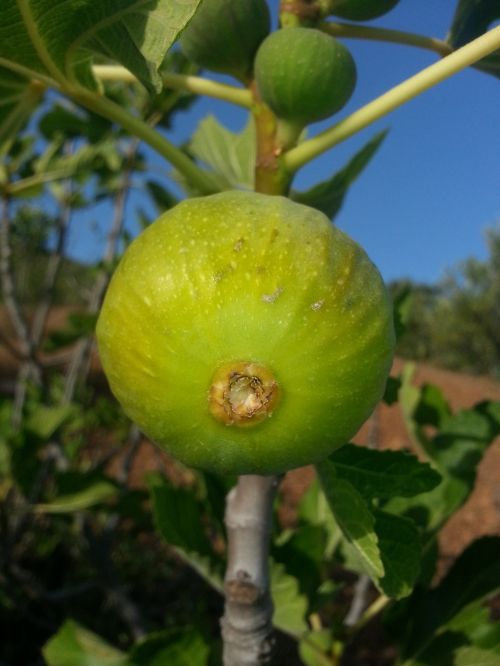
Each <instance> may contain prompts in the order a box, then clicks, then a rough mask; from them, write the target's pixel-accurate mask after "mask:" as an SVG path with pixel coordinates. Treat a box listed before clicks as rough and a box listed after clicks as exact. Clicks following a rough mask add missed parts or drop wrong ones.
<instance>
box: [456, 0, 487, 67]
mask: <svg viewBox="0 0 500 666" xmlns="http://www.w3.org/2000/svg"><path fill="white" fill-rule="evenodd" d="M498 19H500V5H499V4H498V1H497V0H459V3H458V5H457V9H456V11H455V16H454V17H453V23H452V25H451V29H450V32H449V34H448V37H447V41H448V43H449V44H450V46H452V47H453V48H454V49H457V48H459V47H460V46H463V45H464V44H467V43H468V42H470V41H472V40H473V39H476V37H479V36H480V35H482V34H484V33H485V32H486V31H487V30H488V28H489V26H490V25H491V24H492V23H494V21H496V20H498ZM474 67H476V68H477V69H480V70H482V71H483V72H487V73H488V74H493V76H497V77H500V49H499V50H498V51H495V52H494V53H492V54H491V55H489V56H487V57H486V58H483V59H482V60H480V61H479V62H478V63H476V64H475V65H474Z"/></svg>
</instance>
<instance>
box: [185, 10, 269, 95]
mask: <svg viewBox="0 0 500 666" xmlns="http://www.w3.org/2000/svg"><path fill="white" fill-rule="evenodd" d="M270 26H271V18H270V14H269V8H268V6H267V3H266V0H204V1H203V2H202V3H201V5H200V8H199V10H198V11H197V12H196V14H195V16H194V18H193V19H192V20H191V21H190V22H189V24H188V25H187V27H186V29H185V30H184V32H183V33H182V35H181V37H180V45H181V48H182V50H183V52H184V54H185V55H186V56H187V57H188V58H189V60H191V61H192V62H194V63H195V64H197V65H199V66H200V67H203V68H204V69H208V70H211V71H213V72H221V73H223V74H230V75H231V76H234V77H235V78H236V79H238V80H239V81H241V82H242V83H243V84H245V85H247V84H248V83H249V82H250V81H251V79H252V71H253V61H254V58H255V53H256V51H257V49H258V47H259V44H260V43H261V42H262V40H263V39H265V37H266V36H267V35H268V34H269V31H270Z"/></svg>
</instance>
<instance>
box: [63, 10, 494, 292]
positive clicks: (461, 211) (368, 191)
mask: <svg viewBox="0 0 500 666" xmlns="http://www.w3.org/2000/svg"><path fill="white" fill-rule="evenodd" d="M271 4H275V5H276V4H277V0H272V1H271ZM455 4H456V3H455V0H418V1H416V0H401V2H400V4H399V5H398V6H397V7H396V8H395V9H394V10H393V11H392V12H391V13H390V14H387V15H386V16H385V17H382V18H380V19H378V20H377V21H372V22H371V24H372V25H381V26H384V27H390V28H395V29H400V30H408V31H412V32H419V33H421V34H425V35H428V36H435V37H444V36H445V35H446V32H447V30H448V27H449V26H450V24H451V20H452V16H453V13H454V8H455ZM344 43H345V44H346V45H347V46H348V47H349V48H350V50H351V52H352V54H353V56H354V58H355V60H356V64H357V69H358V85H357V87H356V91H355V93H354V95H353V97H352V99H351V100H350V102H349V104H348V105H347V107H346V108H345V109H344V110H343V111H342V112H341V113H340V114H339V115H338V116H336V117H335V119H334V120H338V119H340V118H341V117H343V116H345V115H347V114H348V113H349V112H351V111H354V110H356V109H357V108H359V107H360V106H362V105H363V104H365V103H367V102H369V101H371V100H372V99H373V98H375V97H376V96H378V95H380V94H381V93H383V92H385V91H386V90H388V89H389V88H390V87H392V86H393V85H396V84H397V83H400V82H401V81H403V80H404V79H405V78H407V77H408V76H411V75H412V74H414V73H416V72H417V71H419V70H420V69H422V68H423V67H425V66H427V65H429V64H431V63H432V62H435V60H436V58H437V56H435V55H433V54H432V53H430V52H427V51H423V50H420V49H416V48H411V47H405V46H399V45H393V44H379V43H371V42H363V41H361V40H344ZM208 76H210V74H208ZM207 113H212V114H214V115H216V116H217V117H218V119H219V120H220V121H221V122H222V123H223V124H225V125H226V126H228V127H229V128H231V129H233V130H236V129H239V128H241V127H242V126H243V125H244V123H245V114H244V113H243V112H242V111H241V110H239V109H233V108H232V107H231V106H229V105H227V104H225V103H223V102H216V101H213V100H202V101H200V102H198V103H196V105H195V106H194V108H193V109H192V110H191V111H190V112H189V113H188V114H185V115H183V116H182V118H181V116H178V119H177V120H176V122H175V124H174V127H173V130H172V132H171V133H170V138H171V139H172V141H174V142H175V143H179V142H181V141H183V140H185V139H187V138H188V136H189V135H190V133H191V132H192V131H193V129H194V128H195V127H196V125H197V123H198V122H199V120H201V118H203V117H204V116H205V115H206V114H207ZM499 120H500V82H499V81H498V79H495V78H494V77H492V76H488V75H486V74H484V73H482V72H479V71H475V70H467V71H465V72H462V73H460V74H458V75H456V76H455V77H453V78H452V79H450V80H448V81H446V82H445V83H442V84H440V85H439V86H437V87H436V88H433V89H431V90H429V91H427V92H426V93H424V94H423V95H421V96H420V97H418V98H417V99H415V100H413V101H411V102H410V103H408V104H406V105H404V106H403V107H401V108H400V109H399V110H397V111H395V112H393V113H392V114H390V115H389V116H387V117H386V118H385V119H383V120H381V121H379V122H378V123H377V124H375V125H372V126H371V127H369V128H367V129H365V130H364V131H363V132H361V133H360V134H358V135H357V136H355V137H353V138H351V139H349V140H348V141H346V142H344V143H343V144H341V145H340V146H338V147H337V148H335V149H334V150H331V151H329V152H328V153H326V154H325V155H323V156H322V157H320V158H318V159H316V160H315V161H314V162H313V163H311V164H309V165H308V166H307V167H305V168H304V169H303V170H302V171H301V172H299V175H298V177H297V179H296V181H295V183H294V185H295V186H296V187H297V188H298V189H305V188H307V187H308V186H311V185H313V184H314V183H315V182H317V181H319V180H323V179H324V178H326V177H327V176H329V175H330V174H331V173H333V172H334V171H336V170H337V169H338V168H340V167H341V166H342V165H343V164H344V163H345V162H346V161H347V160H348V159H349V158H350V156H351V155H352V154H353V153H354V152H355V151H356V150H357V149H359V148H360V147H361V146H362V145H363V144H364V143H366V141H367V140H368V139H369V138H370V137H371V136H373V134H375V133H376V132H377V131H378V130H380V129H385V128H388V129H389V134H388V136H387V138H386V140H385V142H384V144H383V145H382V147H381V149H380V150H379V152H378V154H377V155H376V156H375V158H374V159H373V161H372V162H371V164H370V165H369V166H368V167H367V169H366V171H365V172H363V174H362V175H361V177H360V178H359V180H358V181H356V183H355V184H354V185H353V187H352V189H351V191H350V193H349V195H348V197H347V199H346V201H345V204H344V207H343V209H342V210H341V212H340V214H339V215H338V217H337V218H336V223H337V224H338V226H339V227H341V228H342V229H343V230H345V231H346V232H347V233H349V234H350V235H351V236H352V237H353V238H354V239H356V240H357V241H358V242H359V243H361V244H362V245H363V246H364V248H365V249H366V250H367V252H368V254H369V255H370V256H371V258H372V259H373V261H374V262H375V263H376V264H377V266H378V267H379V269H380V271H381V273H382V275H383V276H384V278H385V279H386V280H393V279H397V278H402V277H410V278H412V279H414V280H416V281H421V282H434V281H436V280H438V279H439V278H440V277H442V276H443V275H444V272H445V270H446V268H447V267H450V266H452V265H454V264H456V263H457V262H459V261H461V260H463V259H465V258H466V257H469V256H476V257H479V258H482V257H485V256H486V248H485V244H484V230H485V229H486V228H488V227H491V226H493V225H494V224H498V223H500V122H499ZM332 122H333V121H324V122H322V123H317V124H315V125H313V126H311V128H310V134H311V135H312V134H315V133H316V132H318V131H320V130H321V129H324V128H325V127H326V126H328V125H329V124H331V123H332ZM155 162H157V163H158V165H159V160H157V159H155ZM140 200H141V196H140V194H137V193H136V194H135V195H134V199H133V201H132V204H133V205H132V206H131V207H130V213H131V218H130V220H129V222H128V227H129V229H130V230H132V231H134V230H135V229H136V225H135V223H134V219H133V211H134V208H135V204H137V203H140ZM103 217H107V214H106V213H103ZM101 222H102V220H101ZM97 226H98V229H101V231H100V233H98V234H97V235H96V234H95V233H90V232H89V231H88V230H87V225H80V227H79V228H75V231H74V233H73V234H72V237H71V240H70V246H69V251H70V253H71V254H73V255H75V256H77V257H78V258H81V259H85V260H92V259H95V258H96V257H97V256H98V254H99V252H100V243H99V240H98V239H99V238H101V239H102V235H103V233H102V232H103V229H102V227H101V224H98V225H97Z"/></svg>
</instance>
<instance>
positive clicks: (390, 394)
mask: <svg viewBox="0 0 500 666" xmlns="http://www.w3.org/2000/svg"><path fill="white" fill-rule="evenodd" d="M400 388H401V380H400V379H399V378H398V377H387V383H386V385H385V391H384V397H383V401H384V402H385V404H386V405H389V406H390V405H393V404H394V403H395V402H397V401H398V395H399V389H400Z"/></svg>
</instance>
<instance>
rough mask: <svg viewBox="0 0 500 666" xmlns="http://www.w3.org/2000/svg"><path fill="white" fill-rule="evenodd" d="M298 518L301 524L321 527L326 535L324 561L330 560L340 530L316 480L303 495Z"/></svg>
mask: <svg viewBox="0 0 500 666" xmlns="http://www.w3.org/2000/svg"><path fill="white" fill-rule="evenodd" d="M298 512H299V516H300V519H301V521H302V522H304V523H306V525H307V524H311V525H319V526H321V527H322V528H323V529H324V530H325V533H326V545H325V550H324V554H323V556H324V559H325V560H329V559H331V557H332V555H333V553H334V551H335V548H336V546H337V545H338V542H339V538H340V529H339V526H338V525H337V523H336V521H335V518H334V517H333V514H332V512H331V510H330V508H329V506H328V502H327V499H326V497H325V494H324V492H322V490H321V486H320V483H319V481H318V479H314V480H313V482H312V483H311V485H310V486H309V488H308V489H307V491H306V492H305V493H304V495H303V496H302V498H301V500H300V504H299V509H298Z"/></svg>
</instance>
